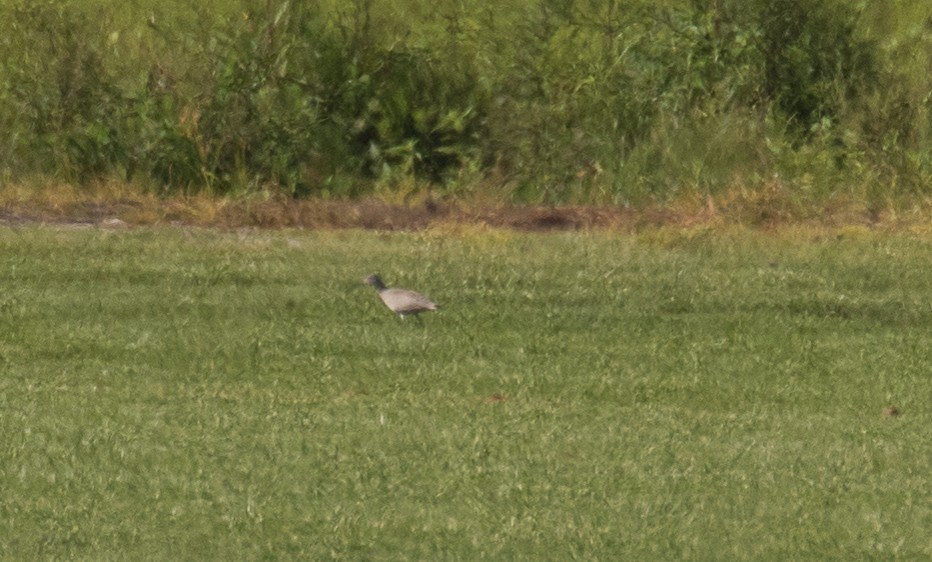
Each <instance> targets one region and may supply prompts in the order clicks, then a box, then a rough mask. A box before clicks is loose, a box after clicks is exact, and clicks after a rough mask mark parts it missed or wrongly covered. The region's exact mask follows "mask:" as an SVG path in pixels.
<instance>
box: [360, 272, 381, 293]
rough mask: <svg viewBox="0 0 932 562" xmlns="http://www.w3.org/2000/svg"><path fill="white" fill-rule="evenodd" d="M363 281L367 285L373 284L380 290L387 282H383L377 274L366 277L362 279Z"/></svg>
mask: <svg viewBox="0 0 932 562" xmlns="http://www.w3.org/2000/svg"><path fill="white" fill-rule="evenodd" d="M362 282H363V283H365V284H366V285H372V286H373V287H375V288H376V290H378V291H381V290H382V289H384V288H385V283H383V282H382V279H381V278H380V277H379V276H378V275H376V274H372V275H370V276H368V277H366V278H365V279H363V280H362Z"/></svg>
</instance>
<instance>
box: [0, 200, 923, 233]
mask: <svg viewBox="0 0 932 562" xmlns="http://www.w3.org/2000/svg"><path fill="white" fill-rule="evenodd" d="M123 195H125V194H123ZM930 219H932V217H930V213H929V211H928V209H927V208H919V207H916V208H913V209H908V210H905V211H904V210H901V211H894V210H890V209H885V210H877V209H871V208H867V207H864V206H863V205H861V206H859V205H856V204H846V203H835V204H828V205H823V206H821V207H808V208H806V207H801V206H798V205H797V206H793V205H789V204H787V203H786V202H785V201H783V200H779V199H778V200H774V199H770V198H756V199H737V198H731V199H729V198H719V199H717V200H713V199H712V198H706V199H697V200H694V201H684V202H679V203H675V204H669V205H648V206H642V207H637V208H633V207H622V206H573V205H566V206H541V205H501V204H486V205H483V204H477V203H466V204H460V203H456V202H453V203H448V202H442V201H435V200H432V199H424V200H422V201H419V202H417V203H414V204H407V205H398V204H390V203H386V202H384V201H381V200H378V199H374V198H370V199H363V200H356V201H335V200H319V199H318V200H315V199H311V200H296V199H291V198H288V197H283V196H252V197H244V198H238V199H230V198H210V197H192V198H183V197H176V198H169V199H160V198H155V197H151V196H145V195H139V196H136V195H128V196H112V194H111V195H110V196H101V195H100V194H97V195H96V196H92V197H88V198H83V197H73V196H72V197H64V198H49V197H44V198H26V199H16V198H13V199H7V200H6V201H4V202H0V224H6V225H18V224H32V223H46V224H68V225H74V226H78V225H87V226H91V225H98V226H102V227H109V228H120V227H131V226H140V225H158V224H175V225H189V226H202V227H214V228H244V227H255V228H304V229H350V228H353V229H368V230H384V231H396V230H423V229H427V228H432V227H435V226H438V225H444V224H459V225H477V226H487V227H492V228H506V229H515V230H523V231H559V230H587V229H608V230H621V231H639V230H642V229H645V228H652V227H665V226H671V227H677V226H679V227H696V226H703V225H710V226H713V225H722V224H740V225H745V226H751V227H756V228H763V229H767V228H777V227H780V226H785V225H794V224H800V223H803V224H812V225H816V226H823V227H839V226H864V227H870V228H873V227H892V228H897V227H900V226H915V225H917V224H921V225H929V224H930V222H932V220H930Z"/></svg>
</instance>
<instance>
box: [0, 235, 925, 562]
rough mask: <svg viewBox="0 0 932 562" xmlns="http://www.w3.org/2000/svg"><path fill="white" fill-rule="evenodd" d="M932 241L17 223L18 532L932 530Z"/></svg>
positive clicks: (738, 544) (202, 542) (107, 549)
mask: <svg viewBox="0 0 932 562" xmlns="http://www.w3.org/2000/svg"><path fill="white" fill-rule="evenodd" d="M930 263H932V238H930V236H929V234H928V233H922V234H917V233H909V232H899V233H872V232H868V231H866V230H834V231H806V230H803V229H799V230H795V231H794V230H789V229H788V230H784V231H782V232H779V233H760V232H754V231H748V230H734V231H721V232H715V233H709V232H707V231H704V230H682V229H679V230H677V229H669V230H663V229H660V230H652V231H649V232H644V233H641V234H637V235H622V234H613V233H582V234H580V233H561V234H521V233H513V232H507V231H482V230H469V229H465V230H458V231H448V232H443V231H440V230H434V231H429V232H426V233H419V234H411V233H408V234H390V235H388V234H377V233H368V232H354V231H343V232H331V233H321V232H300V231H255V230H251V231H237V232H229V231H228V232H223V231H216V230H198V229H190V230H187V229H182V228H142V229H132V230H121V231H108V230H100V229H97V228H85V229H75V228H66V227H55V228H52V227H38V226H30V227H21V228H9V227H4V228H2V229H0V287H2V292H0V489H2V492H0V494H2V496H0V499H2V501H0V537H2V539H0V558H3V559H20V560H29V559H53V558H55V559H57V558H76V559H92V560H144V559H172V560H185V559H289V558H292V559H308V560H309V559H331V558H332V559H345V560H394V559H408V560H441V559H452V560H458V559H462V560H475V559H503V560H508V559H527V560H545V559H550V560H567V559H573V558H577V559H582V560H592V559H602V560H676V559H688V560H738V559H754V560H802V559H820V560H827V559H834V560H864V559H884V560H886V559H891V558H903V559H927V558H930V557H932V535H930V533H929V530H930V529H932V460H930V459H932V410H930V405H932V266H930ZM372 272H379V273H381V274H382V275H383V278H384V279H385V281H386V282H387V283H388V284H389V285H398V286H404V287H410V288H416V289H418V290H421V291H423V292H424V293H426V294H427V295H429V296H430V297H431V298H433V299H434V300H436V301H437V302H438V303H440V305H441V306H442V307H443V309H442V311H441V312H440V313H439V314H435V315H432V316H426V317H425V318H424V323H423V326H421V325H419V324H418V323H416V322H412V321H402V320H400V319H398V318H396V317H394V316H393V315H391V314H390V313H389V312H388V311H387V309H384V308H383V306H382V304H381V303H380V302H379V300H378V298H377V297H376V294H375V292H374V291H372V290H371V289H370V288H368V287H366V286H364V285H363V284H362V283H361V280H362V278H363V276H364V275H365V274H367V273H372ZM890 405H895V406H896V407H897V409H898V410H899V411H900V415H899V416H884V415H883V410H884V408H886V407H887V406H890Z"/></svg>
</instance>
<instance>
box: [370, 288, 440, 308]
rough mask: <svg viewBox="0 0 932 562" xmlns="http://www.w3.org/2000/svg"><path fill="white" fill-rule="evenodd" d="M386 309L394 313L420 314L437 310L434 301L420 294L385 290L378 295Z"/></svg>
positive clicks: (402, 290) (401, 290)
mask: <svg viewBox="0 0 932 562" xmlns="http://www.w3.org/2000/svg"><path fill="white" fill-rule="evenodd" d="M379 296H381V297H382V300H383V301H385V304H387V305H388V308H390V309H392V310H393V311H394V312H398V313H402V312H420V311H424V310H437V305H436V304H434V301H432V300H430V299H429V298H427V297H425V296H424V295H422V294H421V293H418V292H415V291H409V290H407V289H386V290H384V291H382V292H381V293H379Z"/></svg>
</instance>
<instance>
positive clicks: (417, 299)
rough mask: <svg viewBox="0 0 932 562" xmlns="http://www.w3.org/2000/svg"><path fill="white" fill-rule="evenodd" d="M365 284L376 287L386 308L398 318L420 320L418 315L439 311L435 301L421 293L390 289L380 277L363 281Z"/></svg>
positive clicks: (372, 276)
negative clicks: (410, 317) (410, 316)
mask: <svg viewBox="0 0 932 562" xmlns="http://www.w3.org/2000/svg"><path fill="white" fill-rule="evenodd" d="M363 283H366V284H367V285H372V286H373V287H375V290H376V291H377V292H378V293H379V298H381V299H382V302H384V303H385V306H387V307H388V308H389V310H391V311H392V312H394V313H395V314H397V315H398V316H401V318H402V320H404V317H405V316H408V315H412V316H414V317H415V318H417V319H418V320H420V318H419V317H418V314H420V313H422V312H432V311H434V310H437V305H436V304H435V303H434V301H432V300H430V299H429V298H427V297H425V296H424V295H422V294H421V293H418V292H416V291H409V290H408V289H390V288H388V287H386V286H385V283H383V282H382V279H380V278H379V276H378V275H370V276H368V277H366V278H365V279H363Z"/></svg>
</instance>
